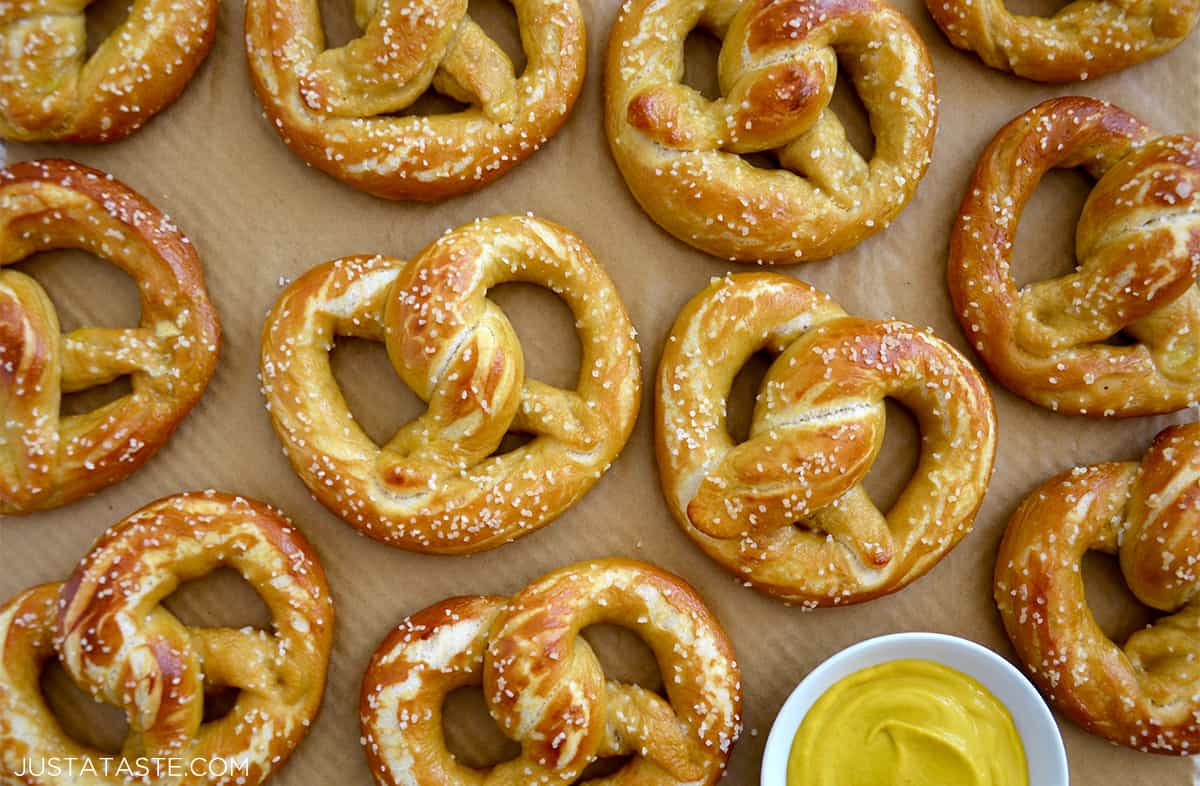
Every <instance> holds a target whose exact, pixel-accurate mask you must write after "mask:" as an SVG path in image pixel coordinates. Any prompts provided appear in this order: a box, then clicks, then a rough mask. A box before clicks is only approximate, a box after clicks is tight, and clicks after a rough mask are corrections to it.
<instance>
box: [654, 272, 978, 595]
mask: <svg viewBox="0 0 1200 786" xmlns="http://www.w3.org/2000/svg"><path fill="white" fill-rule="evenodd" d="M762 350H767V351H769V352H771V353H772V354H774V355H777V357H776V359H775V361H774V363H773V364H772V365H771V367H770V369H769V370H768V372H767V375H766V377H765V379H764V380H763V383H762V385H761V387H760V388H759V393H758V398H757V403H756V405H755V409H754V419H753V422H752V425H751V428H750V436H749V438H748V439H747V440H746V441H745V442H743V443H741V444H735V443H734V441H733V438H732V437H731V436H730V435H729V432H728V427H727V425H726V401H727V399H728V396H729V391H730V388H731V386H732V384H733V380H734V377H735V376H736V374H737V373H738V371H739V370H740V369H741V368H742V366H744V365H745V363H746V361H747V360H749V359H750V357H751V356H752V355H754V354H755V353H756V352H759V351H762ZM885 398H892V399H895V400H896V401H898V402H899V403H901V404H903V405H904V406H905V407H906V408H908V409H909V410H910V411H911V412H912V413H913V415H914V416H915V417H916V419H917V422H918V425H919V427H920V429H921V433H922V439H921V457H920V462H919V464H918V466H917V469H916V472H915V474H914V476H913V478H912V479H911V480H910V481H909V483H908V485H907V486H906V487H905V489H904V491H903V492H902V493H901V495H900V497H899V498H898V499H897V501H896V503H895V505H893V507H892V508H891V510H889V511H888V512H887V513H886V514H884V513H881V512H880V511H879V510H878V509H877V508H876V507H875V505H874V503H872V502H871V500H870V498H869V497H868V496H867V494H866V492H865V491H864V490H863V487H862V480H863V478H864V477H865V476H866V474H867V472H868V471H869V470H870V468H871V465H872V464H873V462H874V460H875V456H876V454H877V452H878V450H879V447H880V445H881V444H882V441H883V434H884V408H883V403H884V399H885ZM655 401H656V412H655V444H656V448H657V452H658V467H659V479H660V482H661V484H662V490H663V494H664V495H665V497H666V499H667V503H668V505H669V506H670V508H671V511H672V513H674V515H675V518H676V519H677V520H678V522H679V524H680V526H682V527H683V529H684V531H685V532H686V533H687V534H688V535H689V536H690V537H691V538H692V539H693V540H694V541H696V543H697V544H699V545H700V547H701V548H702V549H704V551H705V552H707V553H708V555H709V556H710V557H712V558H713V559H715V560H716V561H717V562H719V563H720V564H721V565H723V566H724V567H725V568H727V569H728V570H730V571H732V572H733V573H735V574H737V575H738V576H740V577H741V578H743V579H744V580H746V581H748V582H749V583H750V584H752V585H753V586H755V587H757V588H758V589H760V590H762V591H764V592H767V593H770V594H772V595H775V596H778V597H781V598H784V599H786V600H788V601H790V602H795V603H800V604H803V605H804V606H806V607H815V606H830V605H839V604H848V603H858V602H861V601H865V600H870V599H871V598H875V597H878V596H880V595H885V594H887V593H889V592H894V591H896V590H898V589H900V588H902V587H904V586H906V585H907V584H908V583H909V582H911V581H913V580H915V579H917V578H919V577H920V576H922V575H924V574H925V573H926V572H927V571H929V570H930V569H931V568H933V566H934V565H936V564H937V563H938V561H939V560H941V558H942V557H944V556H945V555H946V554H947V553H948V552H949V551H950V550H951V549H952V548H954V546H955V545H956V544H957V543H958V542H959V540H961V539H962V538H963V536H965V535H966V534H967V532H968V531H969V530H970V528H971V524H972V522H973V520H974V517H975V512H976V510H978V508H979V505H980V503H981V502H982V501H983V496H984V493H985V492H986V490H987V485H988V480H989V478H990V476H991V471H992V461H993V458H994V455H995V450H996V421H995V415H994V413H993V410H992V400H991V396H990V395H989V393H988V391H987V388H986V386H985V385H984V384H983V381H982V380H981V379H980V378H979V374H978V373H977V372H976V371H975V369H974V368H972V367H971V365H970V364H969V363H968V362H967V361H966V359H965V358H963V357H962V355H961V354H959V353H958V352H957V351H956V350H954V349H953V348H952V347H951V346H950V345H948V344H946V343H945V342H943V341H941V340H940V339H938V338H937V337H935V336H934V335H932V334H931V333H929V332H928V331H924V330H918V329H917V328H915V327H913V326H911V325H907V324H905V323H903V322H895V321H886V322H877V321H870V320H864V319H857V318H853V317H849V316H847V315H846V314H845V312H843V311H842V309H841V308H840V307H838V306H837V305H836V304H835V303H833V302H832V301H831V300H829V298H828V297H827V296H826V295H824V294H823V293H821V292H819V291H818V290H816V289H814V288H812V287H810V286H808V285H807V284H804V283H802V282H800V281H796V280H794V279H791V278H788V277H786V276H781V275H778V274H773V273H765V274H740V275H734V276H728V277H726V278H723V279H717V280H715V281H714V282H713V283H712V284H710V285H709V287H708V288H707V289H705V290H704V291H703V292H701V293H699V294H698V295H697V296H696V297H694V298H693V299H692V300H691V302H689V303H688V305H687V306H685V307H684V310H683V312H682V313H681V314H680V315H679V317H678V319H677V320H676V322H675V325H674V327H673V328H672V329H671V333H670V335H669V336H668V338H667V344H666V348H665V349H664V351H663V357H662V361H661V363H660V364H659V375H658V390H657V393H656V396H655Z"/></svg>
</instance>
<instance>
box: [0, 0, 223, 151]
mask: <svg viewBox="0 0 1200 786" xmlns="http://www.w3.org/2000/svg"><path fill="white" fill-rule="evenodd" d="M91 2H92V0H0V138H4V139H13V140H18V141H22V142H49V141H58V142H84V143H88V142H108V141H111V140H114V139H120V138H122V137H124V136H127V135H129V134H131V133H133V132H134V131H136V130H137V129H138V128H140V127H141V125H142V124H143V123H145V122H146V121H147V120H149V119H150V118H151V117H153V116H154V115H155V114H157V113H158V112H159V111H160V110H162V109H163V108H165V107H166V106H167V105H168V104H170V103H171V102H172V101H174V100H175V99H176V98H178V97H179V94H180V93H182V92H183V89H184V87H186V86H187V83H188V80H190V79H191V78H192V74H193V73H195V71H196V69H197V68H198V67H199V66H200V63H201V62H203V61H204V58H205V57H206V56H207V55H208V51H209V50H210V49H212V45H213V38H214V36H215V35H216V32H217V10H218V9H219V8H220V6H221V4H220V2H219V0H136V2H134V3H133V7H132V8H131V9H130V12H129V16H128V17H127V18H126V19H125V21H124V22H122V23H121V24H120V25H119V26H118V27H117V28H116V29H115V30H113V32H112V33H111V34H109V36H108V38H106V39H105V40H104V41H103V43H101V44H100V47H99V48H98V49H97V50H96V51H95V53H94V54H92V55H91V56H90V57H88V56H87V29H86V28H87V24H86V20H85V18H84V9H85V8H87V6H88V5H90V4H91Z"/></svg>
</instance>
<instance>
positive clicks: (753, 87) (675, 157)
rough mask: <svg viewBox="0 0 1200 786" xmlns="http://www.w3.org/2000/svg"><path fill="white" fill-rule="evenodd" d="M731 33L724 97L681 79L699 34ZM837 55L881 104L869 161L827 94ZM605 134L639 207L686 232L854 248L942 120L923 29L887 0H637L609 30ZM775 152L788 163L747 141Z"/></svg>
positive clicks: (699, 243) (909, 178) (803, 252)
mask: <svg viewBox="0 0 1200 786" xmlns="http://www.w3.org/2000/svg"><path fill="white" fill-rule="evenodd" d="M697 26H700V27H703V28H705V29H706V30H708V31H710V32H712V33H713V34H714V35H717V36H718V37H720V38H722V39H723V42H722V46H721V54H720V58H719V60H718V76H719V82H720V87H721V94H722V95H721V97H719V98H718V99H716V100H712V101H710V100H708V99H706V98H705V97H704V96H702V95H701V94H700V93H699V92H698V91H696V90H694V89H693V88H691V87H688V86H686V85H684V84H681V83H680V80H681V79H682V77H683V47H684V40H685V38H686V37H687V35H688V33H689V32H690V31H691V30H693V29H694V28H696V27H697ZM839 58H840V60H841V62H842V64H843V66H844V67H845V68H846V70H847V72H848V73H849V75H850V78H851V80H852V81H853V83H854V87H855V89H856V90H857V92H858V94H859V96H860V97H861V99H862V101H863V104H864V105H865V106H866V109H867V112H868V114H869V115H870V119H871V128H872V130H873V132H874V134H875V136H876V143H875V152H874V154H873V155H872V157H871V158H870V160H866V159H864V158H863V156H862V155H861V154H859V153H858V151H856V150H855V149H854V147H853V146H852V145H851V144H850V142H849V141H847V139H846V134H845V130H844V129H843V127H842V125H841V123H840V122H839V121H838V119H837V116H836V115H835V114H834V113H833V111H832V110H831V109H830V108H829V100H830V97H831V95H832V94H833V88H834V84H835V82H836V80H837V70H838V62H839ZM605 78H606V87H605V89H606V110H605V114H606V123H607V128H608V138H609V142H610V144H611V147H612V151H613V157H614V158H615V159H616V161H617V164H618V166H619V167H620V168H621V172H622V173H623V174H624V176H625V181H626V183H627V184H628V185H629V188H630V190H631V191H632V192H633V195H634V196H635V197H636V198H637V200H638V202H639V203H640V204H641V205H642V208H643V209H644V210H645V211H646V212H647V213H649V214H650V216H651V218H653V219H654V220H655V221H656V222H657V223H658V224H659V225H661V226H662V227H663V228H664V229H666V230H667V231H668V232H670V233H671V234H673V235H674V236H675V237H677V238H679V239H680V240H682V241H684V242H686V243H689V244H691V245H693V246H695V247H696V248H699V249H701V250H703V251H706V252H708V253H710V254H715V255H718V256H725V257H729V258H732V259H740V260H743V261H748V260H761V261H766V262H779V263H788V262H799V261H803V260H810V259H823V258H825V257H829V256H832V255H834V254H837V253H839V252H841V251H844V250H846V249H848V248H850V247H851V246H853V245H855V244H856V243H858V242H859V241H860V240H862V239H863V238H865V237H867V236H868V235H871V234H873V233H874V232H876V231H878V230H880V229H882V228H883V227H884V226H886V225H887V224H888V223H889V222H890V221H891V220H892V219H893V218H895V216H896V215H897V214H898V213H899V212H900V211H901V210H902V209H903V208H904V206H905V205H906V204H907V203H908V201H909V199H911V198H912V195H913V194H914V193H915V191H916V188H917V184H918V183H919V182H920V180H921V178H922V176H923V175H924V173H925V169H926V167H927V166H928V164H929V158H930V155H931V152H932V149H933V135H934V128H935V126H936V124H937V95H936V89H935V85H934V78H933V69H932V66H931V64H930V62H929V56H928V54H927V53H926V51H925V47H924V44H922V42H921V39H920V37H919V36H918V35H917V33H916V31H914V30H913V28H912V26H911V25H909V23H908V22H907V21H906V20H905V19H904V17H903V16H902V15H901V14H899V13H898V12H897V11H896V10H895V9H893V8H892V7H891V6H890V5H888V4H887V3H886V2H883V1H882V0H745V1H744V2H743V1H742V0H691V1H685V0H679V1H678V2H655V0H633V1H632V2H629V3H626V4H625V5H623V6H622V8H621V12H620V14H619V16H618V18H617V22H616V24H615V26H614V27H613V31H612V35H611V38H610V40H609V51H608V65H607V72H606V77H605ZM767 151H770V152H772V153H773V154H775V155H776V157H777V158H778V161H779V164H780V166H781V167H782V169H780V170H773V171H771V170H765V169H761V168H756V167H754V166H753V165H751V164H750V163H748V162H746V161H744V160H742V159H741V158H740V157H739V154H743V153H758V152H767Z"/></svg>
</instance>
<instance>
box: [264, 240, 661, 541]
mask: <svg viewBox="0 0 1200 786" xmlns="http://www.w3.org/2000/svg"><path fill="white" fill-rule="evenodd" d="M508 281H521V282H526V283H533V284H539V285H541V286H544V287H547V288H549V289H551V290H552V291H554V292H555V294H557V295H558V296H559V297H561V298H562V299H563V300H564V301H565V302H566V303H567V305H568V307H569V308H570V309H571V311H572V312H573V313H574V315H575V319H576V327H577V329H578V332H579V338H580V346H581V350H582V354H581V360H580V372H579V382H578V385H577V387H576V389H575V390H562V389H560V388H556V387H553V386H550V385H547V384H545V383H542V382H539V381H537V380H534V379H529V378H527V377H526V376H525V372H524V366H525V361H524V356H523V354H522V351H521V345H520V342H519V341H518V340H517V336H516V333H515V332H514V331H513V328H512V325H511V324H510V323H509V321H508V318H507V317H505V316H504V313H503V312H502V311H501V310H500V309H499V308H498V307H497V306H496V305H495V304H494V303H493V302H492V301H491V300H489V299H488V298H487V297H486V293H487V291H488V289H490V288H491V287H494V286H497V285H499V284H502V283H505V282H508ZM338 335H349V336H358V337H362V338H368V339H372V340H376V341H383V342H385V344H386V346H387V350H388V355H389V357H390V358H391V360H392V365H393V366H395V368H396V372H397V373H398V374H399V375H400V377H401V378H402V379H403V380H404V381H405V383H407V384H408V386H409V387H410V388H412V390H413V391H414V392H415V393H416V394H417V395H418V396H420V397H421V398H422V399H423V400H425V401H426V402H427V403H428V405H429V406H428V409H427V410H426V412H425V413H424V414H423V415H421V416H420V417H419V418H417V419H416V420H414V421H412V422H410V423H408V424H407V425H405V426H404V427H403V428H401V429H400V431H399V432H398V433H397V434H396V435H395V436H394V437H393V438H392V439H391V440H390V441H389V442H388V443H387V444H386V445H384V446H382V447H381V446H379V445H376V444H375V443H374V442H373V441H371V439H370V438H369V437H367V436H366V434H364V433H363V431H362V429H361V428H360V427H359V426H358V425H357V424H356V423H355V422H354V419H353V416H352V415H351V414H350V412H349V410H348V409H347V408H346V406H345V403H344V401H343V400H342V397H341V393H340V391H339V390H338V388H337V383H336V382H335V381H334V379H333V377H332V375H331V372H330V369H329V358H328V352H329V349H330V347H331V346H332V342H333V340H334V338H335V337H336V336H338ZM638 364H639V359H638V347H637V342H636V340H635V338H634V329H633V325H632V324H631V323H630V321H629V317H628V315H627V314H626V313H625V308H624V306H623V305H622V304H621V299H620V296H619V295H618V293H617V291H616V289H615V287H614V286H613V284H612V282H611V281H610V280H609V278H608V276H607V275H606V274H605V272H604V270H603V268H601V267H600V265H599V263H598V262H597V261H596V260H595V258H594V257H593V256H592V255H591V252H589V251H588V250H587V248H586V247H585V246H584V245H583V242H582V241H581V240H580V239H579V238H577V237H576V236H574V235H572V234H571V233H570V232H568V231H567V230H566V229H563V228H562V227H559V226H557V225H555V224H551V223H550V222H547V221H542V220H540V219H536V218H528V217H516V216H507V217H498V218H491V219H486V220H480V221H476V222H475V223H473V224H469V225H466V226H463V227H460V228H458V229H456V230H454V231H453V232H450V233H448V234H446V235H443V236H442V237H441V238H440V239H439V240H438V241H437V242H435V243H433V244H432V245H431V246H429V247H428V248H426V249H425V250H424V251H422V252H421V253H420V254H418V255H417V256H416V257H414V258H413V260H412V261H411V262H409V263H408V264H405V263H404V262H402V261H400V260H396V259H391V258H388V257H382V256H376V257H347V258H345V259H339V260H335V261H333V262H329V263H326V264H324V265H321V266H319V267H317V268H314V269H313V270H311V271H309V272H308V273H307V274H305V275H304V276H302V277H301V278H300V279H298V280H297V281H296V282H295V283H293V284H292V285H291V287H289V288H288V289H287V290H286V291H285V292H284V293H283V295H282V296H281V297H280V299H279V302H278V303H276V305H275V308H274V310H273V311H272V312H271V315H270V316H269V317H268V320H267V325H266V328H265V329H264V332H263V342H262V379H263V392H264V395H265V396H266V398H267V407H268V409H269V410H270V412H271V416H272V418H273V420H274V423H275V430H276V432H277V433H278V434H279V437H280V439H281V440H282V441H283V444H284V447H285V449H286V451H287V453H288V456H289V457H290V458H291V461H292V466H293V467H294V468H295V469H296V472H298V473H299V474H300V476H301V478H303V479H304V482H305V483H306V484H307V485H308V487H309V489H310V490H311V491H312V493H313V494H314V495H315V496H316V497H317V499H318V500H320V501H321V502H322V503H323V504H324V505H325V506H326V507H328V508H329V509H330V510H332V511H333V512H334V513H336V514H337V515H339V516H341V517H342V518H343V519H345V520H346V521H347V522H348V523H349V524H351V525H352V526H354V527H356V528H358V529H359V530H361V531H362V532H364V533H365V534H367V535H369V536H370V537H373V538H375V539H377V540H380V541H383V542H385V543H388V544H390V545H393V546H398V547H400V548H405V549H411V550H414V551H423V552H434V553H462V552H471V551H478V550H481V549H486V548H492V547H495V546H498V545H501V544H502V543H506V542H508V541H511V540H513V539H515V538H517V537H519V536H521V535H523V534H525V533H527V532H530V531H532V530H535V529H538V528H539V527H542V526H544V525H545V524H547V523H549V522H550V521H552V520H553V519H554V518H555V517H557V516H558V515H559V514H560V513H562V512H563V511H564V510H566V509H567V508H568V507H570V506H571V505H572V504H574V503H575V501H577V500H578V499H579V498H580V497H582V496H583V495H584V494H585V493H586V492H587V491H588V489H590V488H591V487H592V486H593V485H594V484H595V483H596V481H597V480H598V479H599V478H600V476H601V475H602V474H603V473H604V471H605V470H606V469H607V468H608V465H609V464H610V463H611V462H612V460H613V459H614V458H616V456H617V454H618V453H619V452H620V451H621V448H622V447H624V445H625V442H626V440H628V438H629V434H630V432H631V430H632V429H633V424H634V421H635V420H636V418H637V411H638V405H639V397H640V391H641V378H640V371H639V365H638ZM510 430H511V431H515V432H520V433H525V434H531V435H533V436H534V439H533V440H532V441H531V442H529V443H528V444H526V445H523V446H521V447H520V448H517V449H516V450H513V451H510V452H508V453H503V454H500V455H493V454H494V453H495V452H496V450H497V448H498V447H499V446H500V442H501V440H502V439H503V438H504V435H505V433H506V432H508V431H510Z"/></svg>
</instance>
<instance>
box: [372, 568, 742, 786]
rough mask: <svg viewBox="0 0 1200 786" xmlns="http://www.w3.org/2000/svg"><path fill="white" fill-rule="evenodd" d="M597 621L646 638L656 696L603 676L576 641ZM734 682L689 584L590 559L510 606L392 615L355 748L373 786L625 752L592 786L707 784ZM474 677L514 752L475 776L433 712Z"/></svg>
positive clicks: (736, 724)
mask: <svg viewBox="0 0 1200 786" xmlns="http://www.w3.org/2000/svg"><path fill="white" fill-rule="evenodd" d="M601 622H611V623H615V624H618V625H623V626H626V627H628V628H630V629H631V630H633V631H635V632H637V633H638V634H640V635H641V636H642V638H643V639H644V640H645V641H646V643H647V644H649V645H650V648H651V649H652V650H653V652H654V654H655V656H656V658H657V660H658V664H659V668H660V670H661V671H662V673H663V675H664V684H665V687H666V691H667V698H666V699H663V698H662V697H660V696H658V695H657V694H654V693H652V692H650V691H648V690H645V689H643V688H640V687H638V686H636V685H629V684H625V683H620V682H614V681H606V680H605V679H604V674H603V671H602V670H601V667H600V663H599V661H598V660H597V659H596V655H595V653H594V652H593V651H592V649H591V647H589V646H588V644H587V642H586V641H584V639H583V638H581V637H580V636H579V632H580V630H582V629H583V628H585V627H587V626H588V625H593V624H597V623H601ZM739 679H740V678H739V672H738V667H737V663H736V662H735V661H734V659H733V650H732V647H731V645H730V643H729V641H728V639H726V637H725V633H724V631H722V630H721V627H720V624H719V623H718V622H717V620H716V619H715V618H714V617H713V616H712V614H711V613H710V612H709V611H708V609H707V608H705V606H704V603H703V601H702V600H701V599H700V597H699V596H698V595H697V594H696V592H695V590H693V589H692V588H691V587H689V586H688V585H687V584H686V583H684V582H683V581H682V580H681V579H679V578H677V577H675V576H673V575H671V574H669V573H666V572H665V571H662V570H659V569H657V568H654V567H652V566H650V565H646V564H644V563H640V562H633V561H631V560H618V559H603V560H594V561H591V562H583V563H578V564H576V565H571V566H568V567H566V568H562V569H560V570H558V571H555V572H554V573H551V574H549V575H548V576H545V577H543V578H541V579H539V580H537V581H535V582H533V583H532V584H531V585H530V586H529V587H527V588H526V589H524V590H522V591H521V592H520V593H518V594H517V595H516V596H515V597H514V598H512V599H511V600H507V601H506V600H505V599H504V598H495V597H484V596H476V597H463V598H451V599H449V600H446V601H443V602H442V603H439V604H435V605H434V606H431V607H429V608H427V609H425V610H424V611H420V612H418V613H417V614H414V615H413V616H411V617H409V618H408V619H406V620H405V621H404V622H402V623H401V624H400V626H399V627H398V628H397V629H396V630H395V631H393V632H392V634H391V635H390V636H388V637H387V639H385V640H384V642H383V643H382V644H381V645H380V647H379V649H378V650H377V651H376V652H375V656H374V657H373V658H372V659H371V665H370V667H369V668H368V670H367V674H366V675H365V677H364V678H363V687H362V696H361V701H360V709H361V712H362V718H361V724H362V733H363V744H364V747H365V748H366V752H367V758H368V760H369V762H370V764H371V772H372V774H373V775H374V776H375V780H376V782H377V783H378V784H380V786H400V784H407V786H460V785H464V786H465V784H487V786H524V785H525V784H530V783H570V782H574V779H575V778H577V777H578V776H579V774H580V773H581V772H583V770H584V769H585V768H586V767H587V766H588V765H589V764H591V763H592V762H593V761H595V760H596V759H597V758H600V757H610V756H622V755H629V754H633V759H632V760H631V761H630V762H629V763H628V764H626V765H625V766H624V767H623V768H622V769H621V770H620V771H618V772H617V773H615V774H613V775H611V776H609V777H608V778H606V779H604V780H603V783H604V784H608V785H609V786H623V785H624V784H630V785H632V784H649V783H653V784H662V786H668V784H684V783H687V784H697V785H699V784H712V783H715V782H716V781H717V780H718V779H719V778H720V777H721V774H722V772H723V771H724V767H725V762H726V761H727V759H728V758H729V754H730V753H731V752H732V748H733V745H734V743H735V742H736V740H737V737H738V734H739V732H740V730H741V720H740V718H741V685H740V681H739ZM481 683H482V684H483V686H484V697H485V700H486V701H487V703H488V706H489V708H490V710H491V712H492V715H493V717H495V718H496V720H497V722H498V723H499V724H500V726H501V728H502V729H503V730H504V731H505V733H506V734H507V735H508V736H509V737H511V738H513V739H516V740H518V741H520V743H521V755H520V756H518V757H517V758H515V759H513V760H510V761H507V762H504V763H502V764H499V765H497V766H495V767H494V768H492V769H491V770H488V771H483V772H481V771H478V770H472V769H470V768H467V767H464V766H462V765H461V764H458V763H457V762H455V761H454V760H453V757H451V756H450V754H449V753H448V751H447V750H446V747H445V743H444V741H443V739H442V720H441V707H442V703H443V700H444V699H445V697H446V695H447V694H448V693H449V692H450V691H452V690H455V689H456V688H460V687H463V686H466V685H478V684H481ZM587 782H588V783H595V784H599V783H600V782H601V781H595V780H589V781H587Z"/></svg>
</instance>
